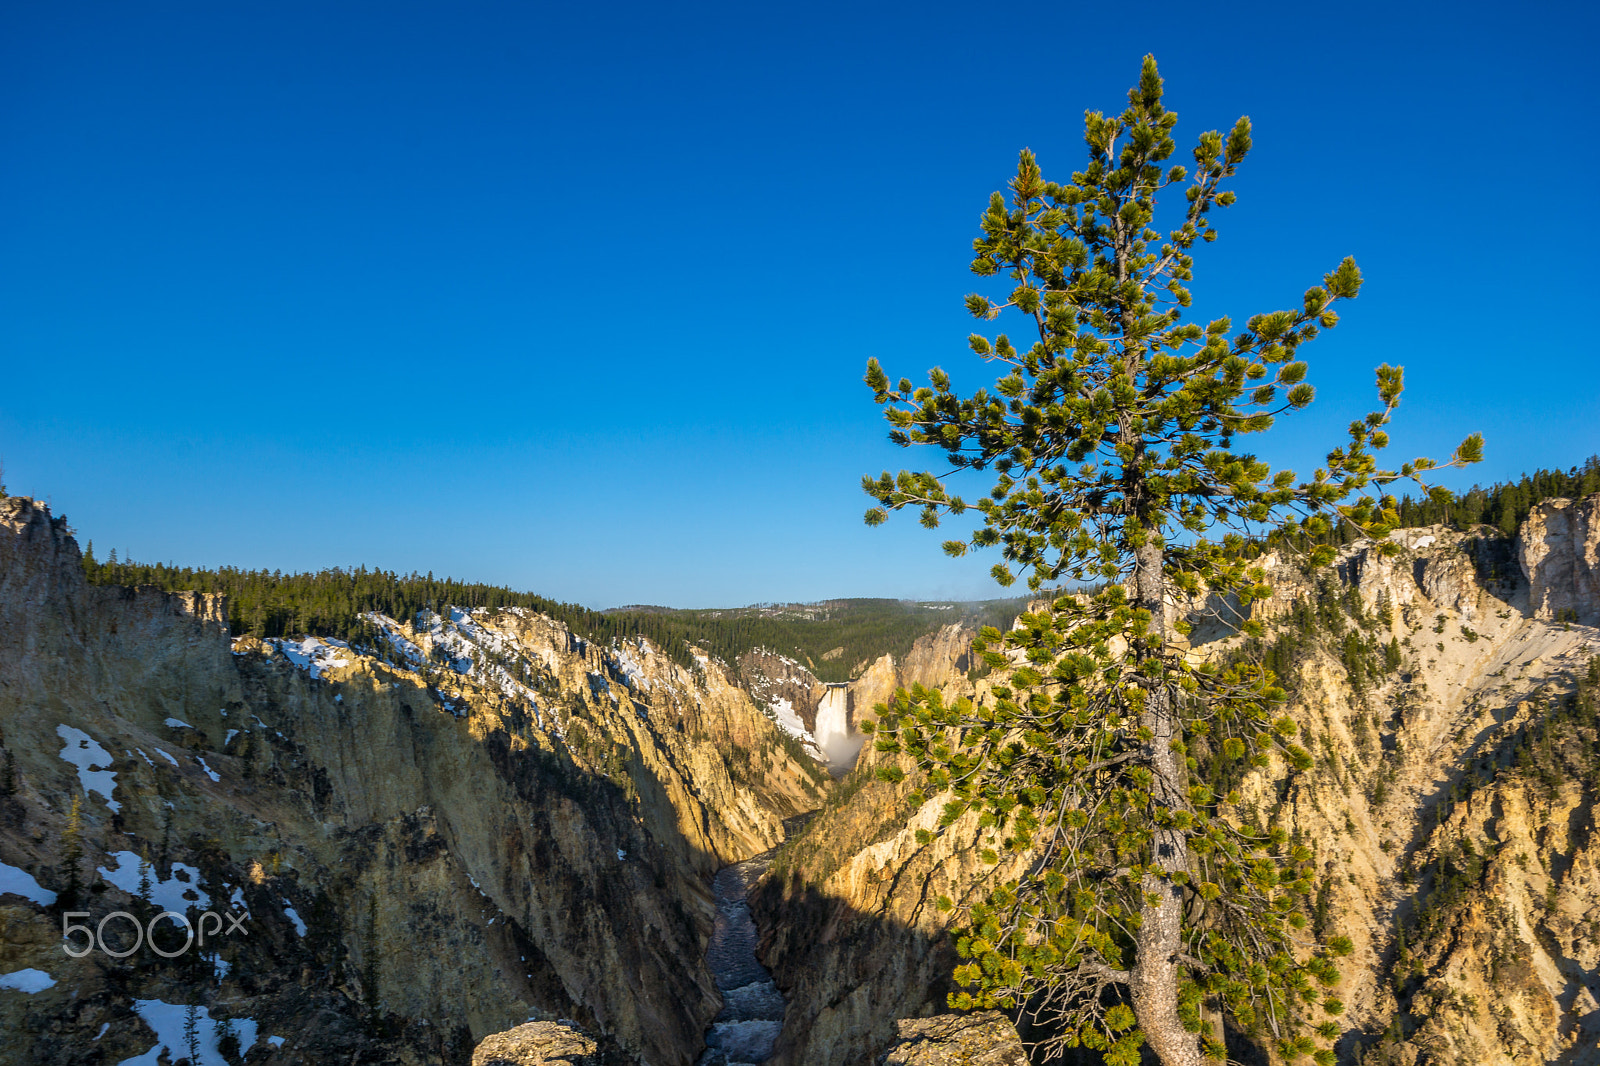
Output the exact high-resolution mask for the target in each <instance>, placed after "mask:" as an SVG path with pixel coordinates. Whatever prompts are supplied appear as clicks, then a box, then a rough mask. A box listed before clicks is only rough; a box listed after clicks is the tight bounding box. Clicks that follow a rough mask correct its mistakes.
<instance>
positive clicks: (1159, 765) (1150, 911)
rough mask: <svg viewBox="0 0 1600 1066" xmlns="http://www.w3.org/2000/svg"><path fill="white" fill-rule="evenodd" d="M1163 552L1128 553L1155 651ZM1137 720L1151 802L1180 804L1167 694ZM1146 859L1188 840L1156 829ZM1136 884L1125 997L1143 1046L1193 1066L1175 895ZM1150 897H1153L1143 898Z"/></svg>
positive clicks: (1170, 865) (1162, 857) (1154, 882)
mask: <svg viewBox="0 0 1600 1066" xmlns="http://www.w3.org/2000/svg"><path fill="white" fill-rule="evenodd" d="M1162 555H1163V551H1162V548H1161V545H1160V544H1159V543H1158V542H1153V541H1152V542H1147V543H1145V544H1144V545H1142V546H1141V547H1140V548H1139V549H1138V550H1137V554H1136V560H1137V568H1136V569H1135V571H1134V582H1135V594H1136V596H1137V597H1138V601H1139V606H1141V607H1143V608H1145V609H1146V610H1148V611H1149V612H1150V614H1151V617H1152V623H1151V630H1152V636H1153V637H1154V638H1155V640H1154V645H1155V648H1157V649H1160V648H1162V647H1164V645H1165V643H1166V636H1167V621H1166V604H1165V602H1164V600H1165V597H1164V587H1163V579H1162V565H1161V564H1162ZM1140 725H1142V726H1143V727H1144V728H1145V729H1148V730H1149V731H1150V734H1151V738H1152V739H1151V741H1150V749H1149V753H1148V754H1149V758H1150V764H1149V765H1150V769H1151V771H1152V772H1153V773H1154V775H1155V782H1154V785H1153V786H1152V787H1153V793H1154V798H1155V801H1156V803H1158V804H1160V805H1162V806H1165V807H1170V808H1172V809H1181V808H1182V807H1183V806H1184V804H1185V797H1186V792H1187V790H1186V788H1185V784H1186V783H1187V780H1188V772H1187V766H1186V764H1185V763H1184V756H1183V755H1181V754H1179V753H1178V752H1175V751H1173V750H1172V741H1173V739H1174V738H1176V737H1178V736H1179V730H1178V716H1177V712H1176V709H1175V708H1174V707H1173V706H1172V698H1171V694H1170V693H1169V692H1168V691H1167V690H1166V689H1165V688H1164V687H1163V688H1157V689H1155V690H1154V691H1152V692H1151V693H1150V695H1149V699H1148V700H1147V702H1146V703H1145V709H1144V715H1143V716H1142V717H1141V719H1140ZM1152 845H1153V851H1154V864H1155V865H1156V866H1159V867H1160V868H1161V869H1162V870H1165V871H1168V872H1176V871H1180V870H1181V871H1184V872H1187V871H1188V869H1189V845H1188V840H1187V838H1186V837H1185V836H1184V834H1183V833H1182V832H1180V831H1178V830H1174V829H1161V828H1156V829H1155V830H1154V831H1153V835H1152ZM1142 887H1143V889H1144V892H1145V897H1146V902H1145V904H1144V905H1143V906H1142V907H1141V908H1140V910H1139V921H1140V925H1139V932H1138V935H1137V936H1136V937H1135V939H1134V943H1135V946H1136V955H1135V959H1134V964H1133V966H1132V968H1131V969H1130V971H1129V976H1130V978H1131V980H1130V982H1129V984H1130V986H1131V989H1130V990H1131V992H1132V994H1133V1013H1134V1016H1135V1017H1137V1018H1138V1020H1139V1027H1140V1028H1141V1029H1143V1030H1144V1034H1145V1040H1146V1041H1147V1042H1148V1043H1149V1045H1150V1049H1151V1050H1152V1051H1154V1052H1155V1053H1156V1055H1158V1056H1159V1057H1160V1059H1161V1061H1162V1063H1163V1064H1164V1066H1200V1040H1199V1037H1198V1036H1197V1035H1196V1034H1194V1033H1191V1032H1189V1031H1188V1030H1186V1029H1184V1027H1183V1022H1182V1021H1181V1020H1180V1019H1179V1017H1178V981H1179V978H1180V976H1181V974H1182V968H1181V965H1180V964H1179V962H1178V956H1180V955H1181V954H1183V895H1182V891H1181V889H1179V888H1178V887H1177V886H1176V885H1174V884H1172V883H1171V882H1169V881H1166V880H1163V879H1161V878H1159V877H1155V876H1153V875H1146V876H1145V878H1144V883H1143V886H1142ZM1151 896H1154V897H1155V898H1156V900H1157V902H1156V903H1154V904H1152V903H1150V902H1149V899H1150V897H1151Z"/></svg>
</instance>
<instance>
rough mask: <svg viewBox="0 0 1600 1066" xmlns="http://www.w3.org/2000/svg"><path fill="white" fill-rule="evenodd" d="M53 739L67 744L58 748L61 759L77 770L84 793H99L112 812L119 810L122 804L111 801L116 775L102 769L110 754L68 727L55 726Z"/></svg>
mask: <svg viewBox="0 0 1600 1066" xmlns="http://www.w3.org/2000/svg"><path fill="white" fill-rule="evenodd" d="M56 736H58V737H60V738H61V740H62V742H63V743H64V744H66V747H64V748H62V749H61V757H62V758H63V759H65V760H67V762H69V763H71V764H72V765H73V766H76V767H77V768H78V780H79V781H80V782H81V783H82V784H83V791H84V793H85V794H87V793H90V792H98V793H100V798H101V799H103V800H105V801H106V806H107V807H110V808H111V810H112V812H113V813H115V812H116V811H120V810H122V804H120V803H118V802H117V801H116V800H114V799H112V798H111V794H112V793H113V792H115V791H116V788H117V772H116V771H115V770H109V769H103V768H104V767H109V766H110V765H111V753H110V752H109V751H107V750H106V749H104V748H102V747H101V746H100V743H99V741H97V740H95V739H94V738H93V737H91V736H90V735H89V734H88V733H85V732H84V731H83V730H81V729H74V728H73V727H72V726H70V725H58V726H56ZM97 767H98V768H99V769H97Z"/></svg>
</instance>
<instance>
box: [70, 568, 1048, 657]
mask: <svg viewBox="0 0 1600 1066" xmlns="http://www.w3.org/2000/svg"><path fill="white" fill-rule="evenodd" d="M83 569H84V573H85V575H86V576H87V577H88V580H89V583H90V584H94V585H152V586H155V587H156V588H159V589H162V590H163V591H167V592H176V591H195V592H215V593H222V594H223V595H225V596H227V597H228V628H229V629H230V630H231V631H232V633H233V635H234V636H244V635H245V634H250V635H252V636H256V637H285V636H300V635H302V634H307V635H311V636H318V637H335V638H338V639H340V640H355V639H360V638H361V636H362V634H363V632H364V631H365V630H364V627H363V624H362V622H361V615H362V614H364V613H366V612H369V611H378V612H380V613H382V614H386V615H388V616H390V617H391V618H395V619H399V620H402V621H409V620H412V619H414V618H415V617H416V614H417V612H418V611H422V610H435V611H437V610H442V609H443V608H444V607H446V606H453V607H461V608H467V609H472V608H477V607H484V608H488V609H490V610H494V609H497V608H502V607H524V608H527V609H529V610H532V611H537V612H539V613H540V614H544V615H548V616H549V617H551V618H554V619H555V620H556V621H558V622H561V623H562V624H564V625H566V626H567V628H568V629H570V630H571V631H572V632H573V633H574V634H576V635H577V636H579V637H582V638H583V639H585V640H589V641H593V642H596V643H599V644H602V645H608V644H610V643H611V642H612V641H613V640H616V639H625V638H629V637H644V638H646V639H647V640H649V641H651V642H652V643H654V644H655V645H656V646H657V647H658V648H661V649H662V650H663V651H665V652H666V653H667V654H668V655H669V656H670V657H671V658H672V659H673V661H675V662H678V663H680V664H681V665H683V666H689V665H690V664H691V662H692V661H693V660H692V655H691V652H690V647H691V646H694V647H698V648H701V649H703V650H704V651H706V652H708V653H710V654H711V655H714V656H716V657H718V658H720V659H722V660H724V661H726V662H729V663H732V662H734V661H735V660H736V659H737V658H738V657H739V655H740V654H742V653H744V652H746V651H749V650H750V649H752V648H767V649H769V650H771V651H775V652H778V653H780V654H784V655H789V656H792V657H794V658H796V659H798V660H799V661H801V662H803V663H805V664H806V665H807V666H808V667H809V668H810V669H811V670H812V672H813V673H814V674H816V676H817V677H819V678H820V679H821V680H823V681H846V680H849V673H850V670H851V668H852V667H853V666H854V665H855V664H856V663H859V662H861V661H862V660H863V659H875V658H877V657H878V656H880V655H883V654H886V653H888V654H893V655H896V656H903V655H905V653H906V652H907V651H909V650H910V648H911V645H912V644H913V643H915V641H916V639H917V638H918V637H920V636H922V635H923V634H925V633H931V632H934V631H935V630H937V629H938V628H939V627H940V626H943V625H947V624H949V623H951V622H956V621H962V620H965V621H967V622H969V623H970V624H973V625H979V626H982V625H993V626H1000V627H1009V626H1010V625H1011V622H1012V620H1013V619H1014V618H1015V617H1016V616H1017V614H1018V612H1019V611H1021V610H1022V608H1023V605H1024V601H1022V600H991V601H986V602H979V603H959V604H952V603H945V602H940V603H930V604H927V605H923V604H919V603H914V602H910V601H902V600H892V599H845V600H829V601H827V602H826V603H821V604H808V605H794V606H793V607H790V608H787V609H786V608H775V607H773V606H754V607H743V608H733V609H726V608H724V609H716V610H670V609H667V608H661V607H639V608H626V609H621V610H615V611H593V610H589V609H588V608H586V607H581V606H578V605H576V604H570V603H559V602H557V601H555V600H551V599H547V598H545V597H543V596H538V595H535V594H534V593H531V592H517V591H515V590H513V589H510V588H506V587H504V586H499V585H486V584H481V583H477V582H467V581H457V580H455V579H453V578H442V579H441V578H436V577H434V575H433V573H432V572H431V571H430V572H429V573H427V574H415V573H413V574H397V573H394V572H393V571H385V570H371V569H368V568H366V567H365V566H360V567H355V568H353V569H342V568H338V567H335V568H332V569H328V570H319V571H317V572H315V573H298V574H285V573H282V572H281V571H276V570H244V569H240V568H237V567H227V566H225V567H219V568H217V569H215V570H207V569H198V568H194V567H184V566H175V565H173V564H170V563H142V562H134V561H131V560H119V559H118V558H117V553H116V552H115V551H112V552H111V553H110V555H109V557H108V558H107V559H106V560H104V561H101V560H98V559H96V558H95V554H94V543H93V542H92V541H91V542H90V543H89V545H88V547H87V548H86V549H85V551H84V554H83ZM840 648H842V649H843V653H842V654H836V655H834V656H832V657H830V658H824V656H826V655H827V654H828V653H829V652H831V651H834V649H840Z"/></svg>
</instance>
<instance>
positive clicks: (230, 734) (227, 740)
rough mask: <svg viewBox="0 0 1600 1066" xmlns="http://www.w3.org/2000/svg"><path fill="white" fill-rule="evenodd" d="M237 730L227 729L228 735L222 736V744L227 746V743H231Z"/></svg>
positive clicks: (237, 733)
mask: <svg viewBox="0 0 1600 1066" xmlns="http://www.w3.org/2000/svg"><path fill="white" fill-rule="evenodd" d="M239 732H240V731H239V730H237V729H230V730H228V735H227V736H225V737H223V738H222V746H223V747H227V746H228V745H229V744H232V743H233V738H234V737H236V736H238V735H239Z"/></svg>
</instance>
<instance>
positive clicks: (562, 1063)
mask: <svg viewBox="0 0 1600 1066" xmlns="http://www.w3.org/2000/svg"><path fill="white" fill-rule="evenodd" d="M620 1061H622V1060H621V1059H620V1058H619V1057H618V1056H617V1055H615V1053H612V1054H607V1053H604V1052H602V1051H601V1050H600V1046H599V1044H598V1043H596V1041H595V1039H594V1037H592V1036H590V1035H589V1034H588V1033H586V1032H584V1031H583V1030H582V1029H579V1028H578V1027H577V1026H575V1025H573V1024H571V1023H570V1022H528V1023H526V1024H524V1025H519V1026H517V1027H516V1028H515V1029H507V1030H506V1031H505V1032H503V1033H494V1034H491V1035H490V1036H488V1037H487V1038H485V1039H484V1041H483V1042H482V1043H481V1044H479V1045H478V1046H477V1049H476V1050H474V1051H473V1052H472V1066H611V1064H612V1063H614V1062H620Z"/></svg>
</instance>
